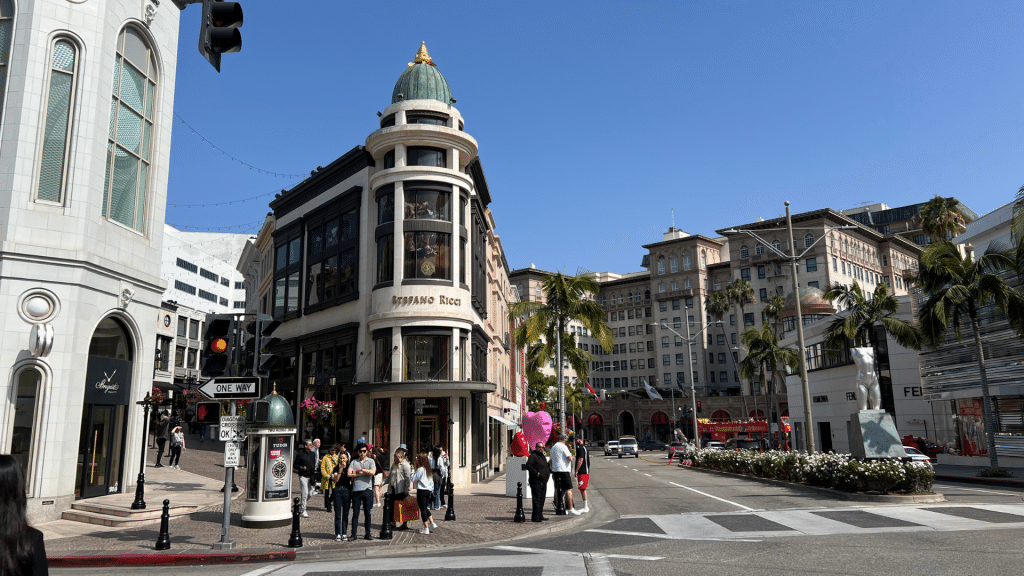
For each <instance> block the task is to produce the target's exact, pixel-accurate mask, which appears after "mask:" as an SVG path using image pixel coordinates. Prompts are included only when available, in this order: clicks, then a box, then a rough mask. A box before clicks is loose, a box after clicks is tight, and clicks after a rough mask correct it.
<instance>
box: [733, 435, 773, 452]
mask: <svg viewBox="0 0 1024 576" xmlns="http://www.w3.org/2000/svg"><path fill="white" fill-rule="evenodd" d="M724 449H725V450H736V451H737V452H738V451H740V450H753V451H754V452H763V451H764V450H763V448H762V446H761V441H760V440H758V439H757V438H750V437H749V436H737V437H735V438H729V439H728V440H726V441H725V448H724Z"/></svg>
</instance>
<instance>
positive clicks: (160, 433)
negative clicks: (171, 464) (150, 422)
mask: <svg viewBox="0 0 1024 576" xmlns="http://www.w3.org/2000/svg"><path fill="white" fill-rule="evenodd" d="M170 425H171V419H170V417H168V416H167V411H166V410H165V411H163V412H160V418H159V419H158V420H157V421H156V446H157V449H156V466H155V468H163V467H164V465H163V464H161V463H160V460H161V459H163V457H164V447H166V446H167V436H168V432H169V431H170V430H171V428H170ZM167 454H168V457H170V452H168V453H167Z"/></svg>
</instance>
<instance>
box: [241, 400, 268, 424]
mask: <svg viewBox="0 0 1024 576" xmlns="http://www.w3.org/2000/svg"><path fill="white" fill-rule="evenodd" d="M267 420H270V402H267V401H266V400H254V401H252V402H250V403H249V405H248V406H246V407H245V421H246V422H247V423H249V424H266V423H267Z"/></svg>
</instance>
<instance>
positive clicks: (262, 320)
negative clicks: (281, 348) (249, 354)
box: [249, 314, 281, 378]
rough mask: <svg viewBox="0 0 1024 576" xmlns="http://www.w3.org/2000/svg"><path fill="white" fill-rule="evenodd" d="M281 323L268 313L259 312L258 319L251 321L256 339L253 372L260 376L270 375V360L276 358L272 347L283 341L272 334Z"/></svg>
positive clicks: (251, 332)
mask: <svg viewBox="0 0 1024 576" xmlns="http://www.w3.org/2000/svg"><path fill="white" fill-rule="evenodd" d="M280 325H281V321H280V320H274V319H273V318H272V317H271V316H270V315H268V314H257V315H256V319H255V320H253V321H252V323H250V327H251V329H252V330H251V331H250V332H249V333H250V334H252V336H253V338H252V339H253V340H254V341H255V342H254V344H253V363H252V374H253V375H254V376H259V377H260V378H269V377H270V362H271V361H272V360H273V359H274V354H273V353H272V351H271V350H272V349H273V347H274V345H275V344H277V343H278V342H280V341H281V339H280V338H274V337H273V336H272V334H273V333H274V330H277V327H278V326H280Z"/></svg>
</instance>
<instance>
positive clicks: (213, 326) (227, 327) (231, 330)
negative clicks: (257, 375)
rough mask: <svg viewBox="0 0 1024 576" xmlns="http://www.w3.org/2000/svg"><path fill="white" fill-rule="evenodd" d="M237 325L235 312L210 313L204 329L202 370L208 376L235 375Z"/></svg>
mask: <svg viewBox="0 0 1024 576" xmlns="http://www.w3.org/2000/svg"><path fill="white" fill-rule="evenodd" d="M236 332H237V326H236V321H235V316H234V315H233V314H210V315H208V316H207V317H206V328H205V330H204V331H203V349H202V351H201V353H200V370H201V372H202V375H203V376H206V377H207V378H216V377H217V376H235V375H237V374H232V370H231V366H232V364H234V362H233V361H232V360H233V358H234V355H235V336H236Z"/></svg>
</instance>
